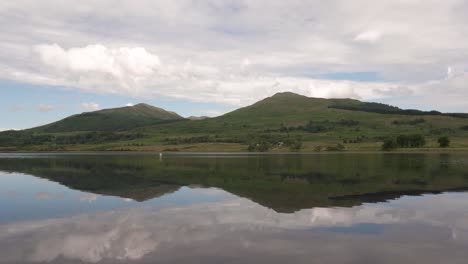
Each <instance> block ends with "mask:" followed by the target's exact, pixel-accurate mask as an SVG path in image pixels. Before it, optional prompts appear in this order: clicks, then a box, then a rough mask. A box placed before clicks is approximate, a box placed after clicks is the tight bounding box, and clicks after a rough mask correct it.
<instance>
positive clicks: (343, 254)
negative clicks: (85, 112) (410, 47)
mask: <svg viewBox="0 0 468 264" xmlns="http://www.w3.org/2000/svg"><path fill="white" fill-rule="evenodd" d="M467 161H468V155H464V154H456V155H438V154H437V155H420V154H417V155H403V156H402V155H312V156H307V155H304V156H300V155H299V156H296V155H287V156H253V157H252V156H250V157H235V158H234V157H219V156H216V157H200V156H196V157H192V156H173V157H167V158H166V157H165V158H164V159H163V160H162V161H160V160H159V157H157V156H156V157H153V156H146V155H143V156H123V155H117V156H93V157H90V156H58V157H32V158H31V157H28V158H17V157H15V158H0V170H2V171H4V172H3V173H0V212H1V214H0V256H1V258H0V263H83V262H84V263H116V262H118V263H155V262H157V263H443V262H448V263H466V259H467V257H468V252H466V247H467V246H468V210H467V209H468V193H465V192H462V191H459V192H448V191H449V190H464V189H465V188H466V187H468V184H467V183H468V174H467V170H466V164H467ZM22 173H24V174H22ZM429 193H436V194H429ZM416 194H417V196H415V195H416ZM337 206H339V207H337Z"/></svg>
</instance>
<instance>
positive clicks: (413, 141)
mask: <svg viewBox="0 0 468 264" xmlns="http://www.w3.org/2000/svg"><path fill="white" fill-rule="evenodd" d="M424 145H426V139H425V138H424V136H423V135H418V134H415V135H398V136H397V137H389V138H386V139H385V140H384V143H383V145H382V149H383V150H392V149H396V148H420V147H423V146H424Z"/></svg>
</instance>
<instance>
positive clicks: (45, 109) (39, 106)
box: [37, 104, 55, 113]
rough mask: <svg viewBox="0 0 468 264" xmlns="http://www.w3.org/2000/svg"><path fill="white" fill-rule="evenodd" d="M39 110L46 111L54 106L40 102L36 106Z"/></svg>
mask: <svg viewBox="0 0 468 264" xmlns="http://www.w3.org/2000/svg"><path fill="white" fill-rule="evenodd" d="M37 109H38V110H39V112H43V113H47V112H50V111H52V110H54V109H55V106H53V105H48V104H40V105H38V106H37Z"/></svg>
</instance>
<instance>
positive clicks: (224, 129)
mask: <svg viewBox="0 0 468 264" xmlns="http://www.w3.org/2000/svg"><path fill="white" fill-rule="evenodd" d="M350 106H352V108H353V109H352V110H350V109H343V108H350ZM145 107H146V106H145ZM359 107H361V108H362V109H361V110H356V109H360V108H359ZM354 108H356V109H354ZM119 111H120V112H119V115H118V117H121V116H122V112H121V111H122V110H119ZM158 111H161V110H159V109H158ZM372 111H374V112H372ZM408 111H409V112H408ZM101 112H102V111H101ZM415 113H416V114H415ZM455 116H456V117H455ZM80 118H81V119H83V118H84V117H83V116H81V117H80ZM110 118H115V116H111V117H110ZM121 118H123V117H121ZM81 119H80V120H81ZM124 119H125V118H124ZM69 122H70V121H69V120H67V119H65V122H56V123H54V126H55V127H59V128H60V129H59V130H57V131H56V132H47V131H44V130H41V129H36V130H35V129H32V130H30V131H18V132H13V131H10V132H3V133H0V150H3V151H6V150H12V151H15V150H25V151H107V150H112V151H133V150H138V151H200V152H203V151H227V152H230V151H273V152H274V151H290V150H294V151H344V150H350V151H375V150H380V149H381V146H382V143H383V141H384V140H385V139H388V138H391V137H396V136H398V135H415V134H416V135H421V136H423V137H424V138H425V141H426V144H425V145H424V146H422V148H418V150H421V149H426V150H434V149H439V143H438V142H437V140H438V138H439V137H442V136H447V137H449V139H450V141H451V142H450V146H449V147H448V148H447V149H449V150H450V149H451V150H453V149H468V118H466V117H465V116H464V114H442V113H439V112H435V111H433V112H422V111H417V110H411V111H410V110H398V108H395V107H391V106H387V105H383V104H374V103H362V102H359V101H356V100H351V99H320V98H309V97H305V96H300V95H296V94H292V93H283V94H277V95H275V96H273V97H269V98H266V99H264V100H262V101H260V102H257V103H256V104H253V105H251V106H248V107H244V108H241V109H238V110H236V111H233V112H230V113H228V114H225V115H223V116H220V117H216V118H209V119H203V120H188V119H180V120H169V121H165V122H156V123H155V124H153V125H149V126H148V125H146V124H145V125H141V126H138V125H133V126H132V129H128V128H127V129H123V130H115V131H71V132H64V130H67V129H65V128H64V127H66V125H67V124H68V123H69ZM132 122H134V121H133V120H132ZM124 124H125V125H128V124H131V123H129V122H127V123H124ZM45 127H48V126H45ZM49 127H51V126H49ZM133 127H134V128H133ZM405 150H411V149H405Z"/></svg>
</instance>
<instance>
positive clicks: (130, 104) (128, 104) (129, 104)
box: [125, 103, 134, 106]
mask: <svg viewBox="0 0 468 264" xmlns="http://www.w3.org/2000/svg"><path fill="white" fill-rule="evenodd" d="M125 106H134V104H133V103H127V104H126V105H125Z"/></svg>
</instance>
